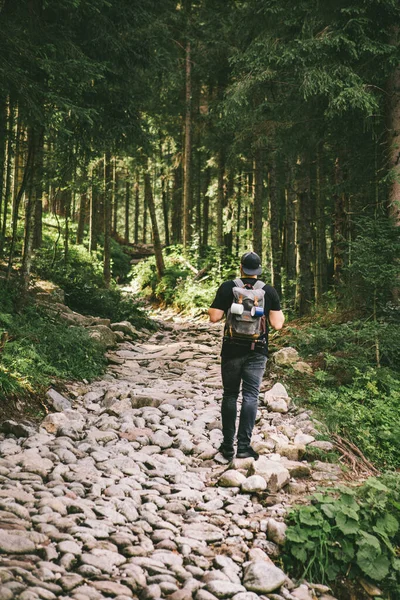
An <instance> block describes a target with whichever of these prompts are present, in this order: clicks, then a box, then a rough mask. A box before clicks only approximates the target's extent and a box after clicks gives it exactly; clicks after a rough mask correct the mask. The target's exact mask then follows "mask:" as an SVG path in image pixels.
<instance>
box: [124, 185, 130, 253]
mask: <svg viewBox="0 0 400 600" xmlns="http://www.w3.org/2000/svg"><path fill="white" fill-rule="evenodd" d="M130 204H131V182H130V178H129V175H128V176H127V178H126V181H125V244H129V229H130V219H129V212H130Z"/></svg>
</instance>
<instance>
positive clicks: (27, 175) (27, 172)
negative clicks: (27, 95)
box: [7, 130, 35, 278]
mask: <svg viewBox="0 0 400 600" xmlns="http://www.w3.org/2000/svg"><path fill="white" fill-rule="evenodd" d="M34 155H35V139H34V135H33V131H32V130H29V131H28V152H27V158H26V163H25V168H24V174H23V176H22V181H21V185H20V187H19V189H18V190H17V193H16V195H15V198H14V202H13V215H12V237H11V245H10V253H9V256H8V268H7V278H10V276H11V271H12V267H13V260H14V250H15V243H16V240H17V228H18V214H19V207H20V204H21V200H22V196H23V195H24V193H25V190H26V189H27V187H28V186H30V182H31V176H32V172H33V168H34ZM26 240H29V235H28V236H27V232H26V229H25V244H24V260H25V261H26V264H27V265H28V266H29V263H28V258H29V257H28V254H27V253H29V247H27V244H26ZM25 255H26V258H25ZM25 269H27V266H25ZM28 277H29V274H28Z"/></svg>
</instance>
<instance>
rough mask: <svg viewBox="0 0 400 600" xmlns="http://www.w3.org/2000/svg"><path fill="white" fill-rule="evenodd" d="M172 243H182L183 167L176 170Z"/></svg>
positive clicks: (173, 192)
mask: <svg viewBox="0 0 400 600" xmlns="http://www.w3.org/2000/svg"><path fill="white" fill-rule="evenodd" d="M171 230H172V242H173V243H174V244H179V243H180V242H181V241H182V237H181V236H182V165H181V164H178V165H177V166H176V167H175V168H174V182H173V187H172V215H171Z"/></svg>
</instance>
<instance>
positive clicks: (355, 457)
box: [331, 433, 379, 476]
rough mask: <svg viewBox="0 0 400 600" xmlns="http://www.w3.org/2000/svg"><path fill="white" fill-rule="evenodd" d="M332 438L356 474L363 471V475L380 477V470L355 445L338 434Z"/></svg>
mask: <svg viewBox="0 0 400 600" xmlns="http://www.w3.org/2000/svg"><path fill="white" fill-rule="evenodd" d="M331 437H332V440H333V442H334V444H335V446H336V447H337V449H338V450H339V451H340V452H341V453H342V455H343V457H344V458H345V459H347V461H348V463H350V466H351V468H352V470H353V473H354V474H357V473H358V472H360V471H362V472H363V473H365V472H366V474H367V475H369V476H372V475H379V471H378V469H377V468H376V467H374V465H373V464H372V463H371V462H370V461H369V460H368V459H367V458H366V457H365V456H364V454H363V453H362V452H361V450H360V449H359V448H357V446H356V445H355V444H353V443H352V442H350V441H349V440H346V439H344V438H342V437H340V436H339V435H337V434H336V433H334V434H332V436H331Z"/></svg>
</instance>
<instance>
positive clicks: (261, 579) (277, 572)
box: [243, 561, 286, 594]
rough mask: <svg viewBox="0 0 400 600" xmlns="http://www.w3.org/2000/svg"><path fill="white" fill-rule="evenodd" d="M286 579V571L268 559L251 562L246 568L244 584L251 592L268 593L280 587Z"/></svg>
mask: <svg viewBox="0 0 400 600" xmlns="http://www.w3.org/2000/svg"><path fill="white" fill-rule="evenodd" d="M285 581H286V575H285V573H284V572H283V571H281V569H278V567H275V565H273V564H269V563H267V562H266V561H255V562H250V563H249V564H248V565H247V566H246V567H245V570H244V577H243V584H244V586H245V587H246V589H247V590H250V591H251V592H257V593H261V594H268V593H269V592H274V591H275V590H277V589H278V588H280V587H281V586H282V585H283V584H284V583H285Z"/></svg>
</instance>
